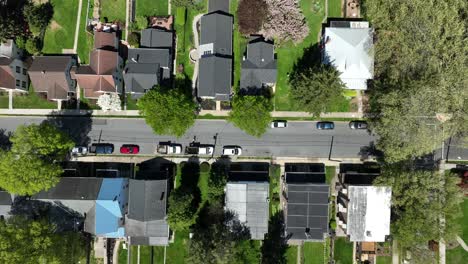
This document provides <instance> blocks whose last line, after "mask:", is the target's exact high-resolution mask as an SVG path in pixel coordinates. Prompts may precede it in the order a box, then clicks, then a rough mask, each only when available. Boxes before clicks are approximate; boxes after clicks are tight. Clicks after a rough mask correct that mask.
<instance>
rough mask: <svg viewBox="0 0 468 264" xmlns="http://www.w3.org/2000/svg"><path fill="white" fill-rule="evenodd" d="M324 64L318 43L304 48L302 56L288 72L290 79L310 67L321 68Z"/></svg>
mask: <svg viewBox="0 0 468 264" xmlns="http://www.w3.org/2000/svg"><path fill="white" fill-rule="evenodd" d="M321 64H322V54H321V51H320V46H319V44H318V43H315V44H314V45H312V46H310V47H307V48H305V49H304V53H303V54H302V57H301V58H299V59H298V60H297V61H296V62H295V63H294V66H293V68H292V70H291V72H289V73H288V76H289V81H291V80H292V79H293V78H295V77H296V76H298V75H300V74H301V73H304V72H306V71H308V70H309V69H315V68H319V67H320V66H321Z"/></svg>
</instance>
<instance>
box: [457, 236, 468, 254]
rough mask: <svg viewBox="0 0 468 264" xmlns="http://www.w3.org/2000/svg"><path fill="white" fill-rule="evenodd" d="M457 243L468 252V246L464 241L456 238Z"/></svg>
mask: <svg viewBox="0 0 468 264" xmlns="http://www.w3.org/2000/svg"><path fill="white" fill-rule="evenodd" d="M457 242H458V244H460V246H462V248H463V249H464V250H465V251H466V252H468V246H467V245H466V244H465V241H463V239H462V238H461V237H459V236H457Z"/></svg>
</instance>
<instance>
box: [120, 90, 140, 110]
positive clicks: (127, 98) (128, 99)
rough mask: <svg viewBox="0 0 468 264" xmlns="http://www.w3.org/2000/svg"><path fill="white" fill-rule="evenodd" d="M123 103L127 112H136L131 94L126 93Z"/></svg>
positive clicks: (135, 103)
mask: <svg viewBox="0 0 468 264" xmlns="http://www.w3.org/2000/svg"><path fill="white" fill-rule="evenodd" d="M125 101H126V102H127V110H138V106H137V100H135V99H133V98H132V95H131V94H129V93H128V94H127V95H126V96H125ZM122 109H123V108H122Z"/></svg>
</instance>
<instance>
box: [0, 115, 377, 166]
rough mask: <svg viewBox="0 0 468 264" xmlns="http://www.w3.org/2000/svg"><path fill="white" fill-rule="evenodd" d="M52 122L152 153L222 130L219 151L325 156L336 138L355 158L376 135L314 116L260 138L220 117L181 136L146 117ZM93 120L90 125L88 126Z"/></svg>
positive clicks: (208, 138)
mask: <svg viewBox="0 0 468 264" xmlns="http://www.w3.org/2000/svg"><path fill="white" fill-rule="evenodd" d="M44 120H45V117H1V118H0V128H2V129H5V130H7V131H13V130H15V129H16V127H17V126H18V125H20V124H29V123H40V122H42V121H44ZM54 122H56V123H58V124H59V126H61V127H62V128H64V129H65V130H66V131H70V132H71V133H72V134H76V133H77V132H78V133H83V134H86V132H87V131H89V130H90V131H89V133H88V136H89V140H88V142H90V143H94V142H98V141H99V138H100V140H101V142H109V143H113V144H114V145H115V147H116V152H118V148H119V147H120V145H121V144H125V143H133V144H138V145H139V146H140V150H141V154H153V153H154V151H155V148H156V145H157V144H158V143H159V141H168V140H171V141H173V142H177V143H181V144H183V145H184V146H186V145H188V144H189V143H190V142H192V141H193V139H194V137H196V140H197V141H199V142H200V143H202V144H215V140H214V136H215V135H216V134H218V138H217V141H216V147H215V153H216V155H220V154H221V151H222V146H224V145H239V146H241V147H242V150H243V156H257V157H267V156H276V157H278V156H281V157H314V158H315V157H316V158H327V157H328V156H329V153H330V148H331V147H332V145H331V144H332V138H333V147H332V150H331V153H332V154H331V158H332V159H334V158H345V157H346V158H357V157H359V152H360V151H361V149H365V148H366V147H368V146H369V144H372V142H373V141H374V140H375V137H373V136H371V135H369V134H368V132H367V131H353V130H351V129H349V128H348V123H347V122H336V124H335V130H331V131H321V130H317V129H316V128H315V122H288V127H287V128H277V129H269V130H268V132H267V133H266V134H265V135H264V136H263V137H262V138H255V137H252V136H248V135H246V134H245V133H244V132H243V131H241V130H240V129H238V128H236V127H234V126H233V125H232V124H230V123H227V122H225V121H222V120H198V121H196V123H195V125H194V126H193V127H192V128H191V129H190V130H189V131H188V133H187V134H186V135H184V136H183V137H182V138H180V139H176V138H174V137H168V136H156V135H154V133H153V132H152V130H151V128H150V127H148V126H147V125H146V123H145V121H144V120H143V119H132V118H127V119H100V118H93V119H92V122H91V119H89V118H77V117H57V118H55V119H54ZM89 125H91V127H90V129H89V128H86V126H89ZM83 138H84V137H83ZM85 141H86V140H83V142H85Z"/></svg>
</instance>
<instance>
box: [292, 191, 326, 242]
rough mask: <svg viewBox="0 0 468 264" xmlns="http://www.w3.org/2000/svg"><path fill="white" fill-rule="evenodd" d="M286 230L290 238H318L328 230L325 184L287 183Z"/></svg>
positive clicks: (320, 238)
mask: <svg viewBox="0 0 468 264" xmlns="http://www.w3.org/2000/svg"><path fill="white" fill-rule="evenodd" d="M287 195H288V198H287V211H286V231H287V233H288V234H289V235H290V236H291V238H290V239H297V240H320V241H322V240H323V239H324V234H325V233H327V232H328V196H329V185H326V184H313V183H301V184H295V183H294V184H287Z"/></svg>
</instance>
